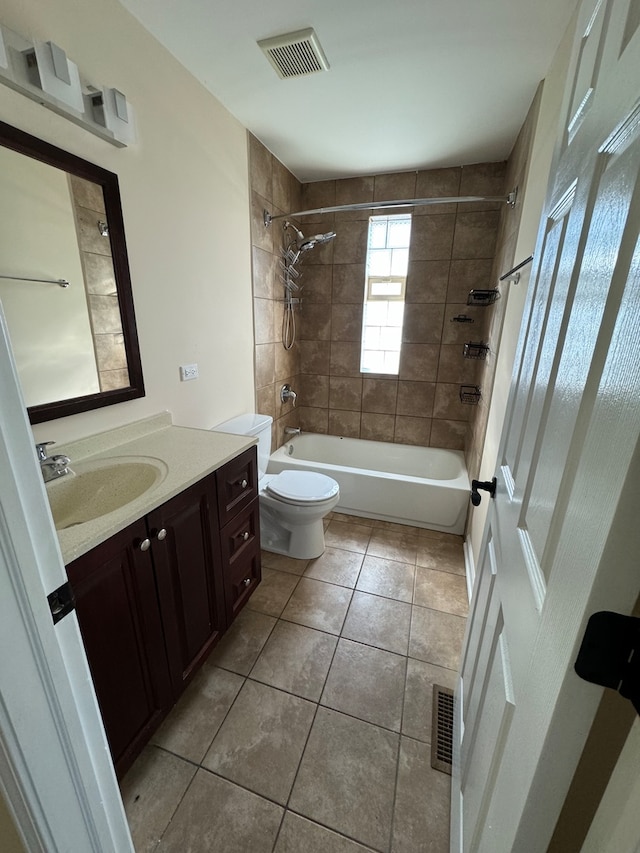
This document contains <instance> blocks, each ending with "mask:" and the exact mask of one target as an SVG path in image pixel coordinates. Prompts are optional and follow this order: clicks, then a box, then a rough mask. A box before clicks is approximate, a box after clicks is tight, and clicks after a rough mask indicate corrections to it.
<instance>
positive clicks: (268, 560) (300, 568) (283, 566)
mask: <svg viewBox="0 0 640 853" xmlns="http://www.w3.org/2000/svg"><path fill="white" fill-rule="evenodd" d="M260 557H261V560H262V565H263V566H266V567H267V568H268V569H277V570H278V571H279V572H290V574H292V575H303V574H304V570H305V569H306V568H307V563H308V562H309V561H308V560H296V559H295V558H294V557H286V556H285V555H284V554H272V553H271V551H262V552H261V555H260Z"/></svg>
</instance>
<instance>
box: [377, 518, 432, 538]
mask: <svg viewBox="0 0 640 853" xmlns="http://www.w3.org/2000/svg"><path fill="white" fill-rule="evenodd" d="M373 526H374V527H376V528H377V529H378V530H386V531H387V532H388V533H389V534H390V535H391V536H408V535H409V534H411V533H412V534H413V535H414V536H417V535H418V534H419V533H421V532H422V528H421V527H414V526H413V525H412V524H398V523H397V522H395V521H383V520H382V519H376V520H375V522H374V525H373Z"/></svg>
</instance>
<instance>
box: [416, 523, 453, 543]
mask: <svg viewBox="0 0 640 853" xmlns="http://www.w3.org/2000/svg"><path fill="white" fill-rule="evenodd" d="M418 536H419V538H420V539H439V540H440V541H441V542H450V543H451V544H457V545H460V546H462V545H463V544H464V539H463V537H462V536H456V534H455V533H443V532H442V531H441V530H430V529H429V528H428V527H421V528H420V533H419V534H418Z"/></svg>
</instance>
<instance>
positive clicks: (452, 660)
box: [409, 605, 466, 670]
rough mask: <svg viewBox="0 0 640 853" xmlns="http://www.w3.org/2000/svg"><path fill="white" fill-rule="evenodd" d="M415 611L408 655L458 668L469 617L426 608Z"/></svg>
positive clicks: (412, 616) (437, 664)
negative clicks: (466, 618)
mask: <svg viewBox="0 0 640 853" xmlns="http://www.w3.org/2000/svg"><path fill="white" fill-rule="evenodd" d="M412 611H413V612H412V615H411V637H410V639H409V657H412V658H418V660H423V661H426V662H427V663H433V664H435V665H436V666H443V667H445V668H446V669H453V670H457V669H458V667H459V665H460V652H461V650H462V640H463V638H464V628H465V621H466V620H465V619H463V618H462V617H461V616H454V615H453V614H451V613H441V612H440V611H439V610H430V609H428V608H427V607H416V606H415V605H414V606H413V608H412Z"/></svg>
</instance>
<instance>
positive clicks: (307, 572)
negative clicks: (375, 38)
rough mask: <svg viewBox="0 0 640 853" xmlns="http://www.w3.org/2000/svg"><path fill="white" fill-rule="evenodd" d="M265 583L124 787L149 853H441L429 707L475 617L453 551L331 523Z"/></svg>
mask: <svg viewBox="0 0 640 853" xmlns="http://www.w3.org/2000/svg"><path fill="white" fill-rule="evenodd" d="M326 544H327V549H326V551H325V553H324V554H323V555H322V556H321V557H319V558H318V559H317V560H309V561H303V560H292V559H290V558H287V557H281V556H278V555H276V554H269V553H267V552H263V581H262V583H261V585H260V586H259V587H258V589H257V590H256V592H255V593H254V595H253V597H252V599H251V601H250V602H249V604H248V605H247V607H246V608H245V609H244V610H243V611H242V613H241V614H240V615H239V616H238V618H237V620H236V621H235V623H234V624H233V626H232V627H231V628H230V629H229V631H228V632H227V634H226V635H225V636H224V637H223V639H222V641H221V643H220V644H219V645H218V647H217V648H216V649H215V650H214V652H213V654H212V655H211V657H210V658H209V660H208V661H207V663H206V664H205V665H204V666H203V667H202V669H201V670H200V672H199V673H198V675H197V676H196V677H195V679H194V680H193V682H192V683H191V685H190V686H189V688H188V689H187V691H186V692H185V694H184V695H183V696H182V698H181V699H180V701H179V702H178V704H177V705H176V707H175V708H174V709H173V711H172V712H171V714H170V715H169V717H168V718H167V719H166V720H165V722H164V724H163V725H162V727H161V728H160V729H159V730H158V732H157V733H156V735H155V736H154V738H153V740H152V742H151V744H150V745H149V746H148V747H147V748H146V750H145V751H144V752H143V753H142V755H141V756H140V757H139V759H138V760H137V762H136V763H135V764H134V766H133V767H132V769H131V770H130V771H129V773H128V774H127V776H126V777H125V779H124V780H123V783H122V791H123V798H124V803H125V808H126V811H127V816H128V819H129V824H130V826H131V831H132V834H133V838H134V843H135V847H136V851H137V853H150V851H157V853H170V851H171V853H174V851H176V853H177V851H179V853H205V851H207V853H208V851H213V850H215V851H216V853H299V852H300V851H305V853H316V852H317V853H366V851H381V853H387V851H390V853H413V851H415V853H446V851H448V849H449V785H450V777H449V776H447V775H445V774H444V773H441V772H439V771H437V770H433V769H432V768H431V753H430V739H431V694H432V686H433V684H434V683H438V684H442V685H445V686H450V687H453V686H454V684H455V678H456V672H455V670H456V668H457V666H458V659H459V654H460V648H461V644H462V636H463V631H464V625H465V617H466V615H467V595H466V583H465V578H464V562H463V554H462V540H461V538H460V537H457V536H449V535H446V534H440V533H435V532H433V531H428V530H418V529H417V528H411V527H404V526H400V525H394V524H389V523H385V522H380V521H372V520H365V519H359V518H358V519H357V518H354V517H352V516H345V515H340V514H337V513H334V514H333V515H332V516H331V517H330V518H329V519H328V521H327V528H326Z"/></svg>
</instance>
